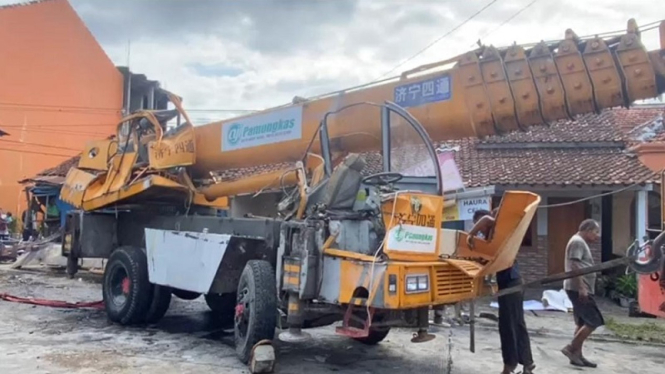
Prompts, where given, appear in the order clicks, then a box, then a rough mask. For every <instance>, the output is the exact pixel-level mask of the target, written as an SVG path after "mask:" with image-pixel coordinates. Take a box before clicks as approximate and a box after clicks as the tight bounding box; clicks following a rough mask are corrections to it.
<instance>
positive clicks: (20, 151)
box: [0, 148, 74, 158]
mask: <svg viewBox="0 0 665 374" xmlns="http://www.w3.org/2000/svg"><path fill="white" fill-rule="evenodd" d="M0 151H8V152H17V153H30V154H36V155H42V156H59V157H65V158H72V157H74V156H73V155H63V154H57V153H49V152H37V151H28V150H24V149H11V148H0Z"/></svg>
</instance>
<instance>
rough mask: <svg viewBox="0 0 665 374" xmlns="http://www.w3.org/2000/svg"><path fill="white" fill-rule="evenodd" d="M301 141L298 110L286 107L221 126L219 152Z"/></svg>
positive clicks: (300, 108)
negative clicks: (220, 147)
mask: <svg viewBox="0 0 665 374" xmlns="http://www.w3.org/2000/svg"><path fill="white" fill-rule="evenodd" d="M301 137H302V107H301V106H298V107H288V108H284V109H279V110H273V111H269V112H266V113H262V114H257V115H252V116H249V117H246V118H241V119H237V120H235V121H233V122H228V123H224V124H222V151H233V150H237V149H243V148H252V147H260V146H263V145H267V144H274V143H280V142H286V141H290V140H296V139H300V138H301Z"/></svg>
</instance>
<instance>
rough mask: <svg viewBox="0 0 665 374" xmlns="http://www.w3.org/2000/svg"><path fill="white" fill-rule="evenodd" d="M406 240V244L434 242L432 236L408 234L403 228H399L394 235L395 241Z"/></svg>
mask: <svg viewBox="0 0 665 374" xmlns="http://www.w3.org/2000/svg"><path fill="white" fill-rule="evenodd" d="M405 239H406V241H407V242H421V243H430V242H431V241H432V240H434V236H432V235H430V234H417V233H413V232H409V231H408V230H406V229H404V228H401V227H400V228H399V229H398V230H397V233H396V234H395V240H397V241H398V242H400V243H401V242H402V241H404V240H405Z"/></svg>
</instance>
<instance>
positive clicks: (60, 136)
mask: <svg viewBox="0 0 665 374" xmlns="http://www.w3.org/2000/svg"><path fill="white" fill-rule="evenodd" d="M0 55H1V56H2V58H0V129H3V130H4V131H6V132H8V133H9V134H10V136H5V137H2V138H0V208H3V209H4V210H8V211H11V212H14V213H15V214H16V213H17V212H19V213H20V211H22V209H23V205H24V204H25V203H24V200H25V198H24V195H23V194H22V192H21V191H22V187H21V186H20V185H19V184H18V183H17V181H18V180H21V179H23V178H26V177H31V176H34V175H35V174H36V173H38V172H40V171H42V170H44V169H46V168H49V167H52V166H55V165H57V164H59V163H60V162H62V161H64V160H66V159H67V158H69V157H71V156H73V155H75V154H77V153H79V152H80V150H81V149H82V147H83V145H84V144H85V143H86V142H87V141H88V140H91V139H98V138H103V137H105V136H107V135H108V134H111V133H113V132H114V131H113V129H114V126H115V123H117V121H118V120H119V119H120V117H121V109H122V91H123V78H122V74H120V72H119V71H118V70H117V69H116V68H115V66H114V65H113V63H112V62H111V60H110V59H109V58H108V56H107V55H106V53H105V52H104V51H103V50H102V48H101V46H100V45H99V44H98V43H97V41H96V40H95V39H94V37H93V36H92V34H91V33H90V32H89V31H88V29H87V28H86V26H85V24H84V23H83V21H82V20H81V19H80V18H79V17H78V15H77V14H76V12H75V11H74V9H73V8H72V7H71V5H70V4H69V3H68V2H67V1H66V0H46V1H41V2H37V3H30V4H26V5H19V6H9V7H0ZM19 204H21V205H20V206H19Z"/></svg>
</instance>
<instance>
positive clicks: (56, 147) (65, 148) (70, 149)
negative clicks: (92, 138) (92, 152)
mask: <svg viewBox="0 0 665 374" xmlns="http://www.w3.org/2000/svg"><path fill="white" fill-rule="evenodd" d="M2 143H11V144H25V145H33V146H37V147H45V148H55V149H64V150H66V151H77V152H78V151H80V149H74V148H69V147H59V146H57V145H49V144H39V143H31V142H21V141H18V140H7V139H0V144H2Z"/></svg>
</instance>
